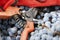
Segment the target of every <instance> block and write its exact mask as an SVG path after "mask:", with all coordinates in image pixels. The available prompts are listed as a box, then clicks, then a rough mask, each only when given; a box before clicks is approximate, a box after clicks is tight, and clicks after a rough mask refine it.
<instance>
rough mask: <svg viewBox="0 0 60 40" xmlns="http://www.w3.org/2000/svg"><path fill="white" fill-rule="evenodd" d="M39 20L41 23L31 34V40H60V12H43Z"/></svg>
mask: <svg viewBox="0 0 60 40" xmlns="http://www.w3.org/2000/svg"><path fill="white" fill-rule="evenodd" d="M56 9H58V8H57V7H56ZM41 17H42V18H41ZM37 19H39V20H40V21H38V25H37V27H35V30H34V31H33V32H31V33H30V39H29V40H60V10H57V11H51V12H46V13H44V12H42V13H40V15H38V16H37Z"/></svg>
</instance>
